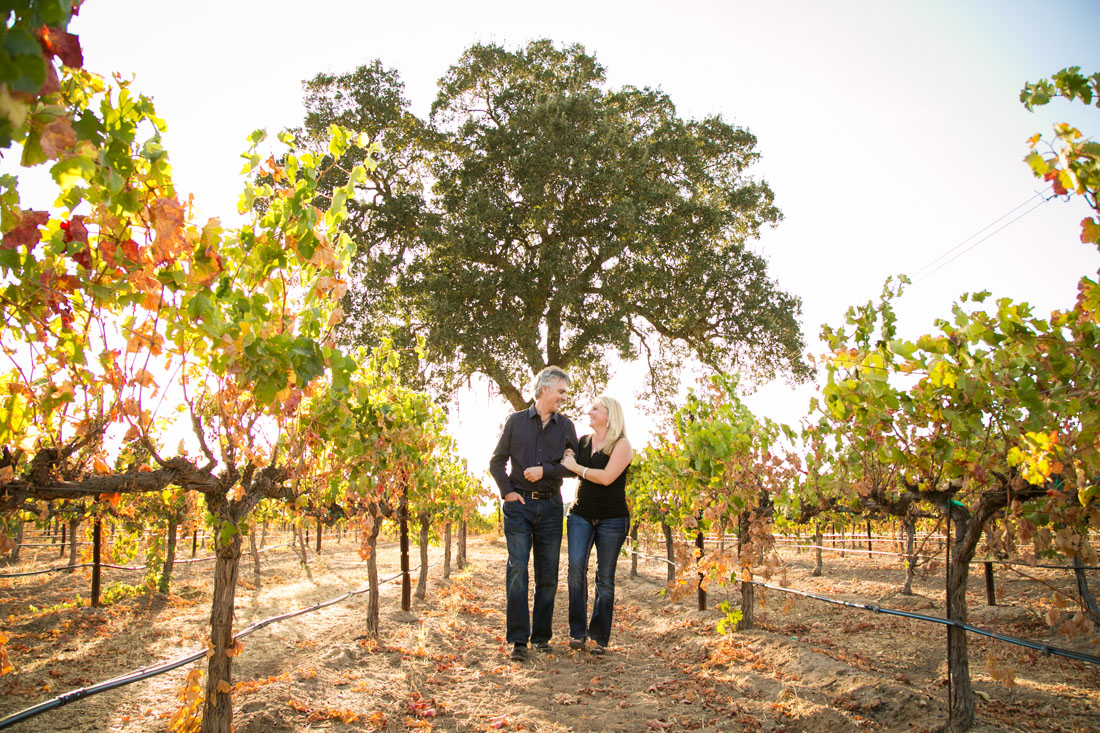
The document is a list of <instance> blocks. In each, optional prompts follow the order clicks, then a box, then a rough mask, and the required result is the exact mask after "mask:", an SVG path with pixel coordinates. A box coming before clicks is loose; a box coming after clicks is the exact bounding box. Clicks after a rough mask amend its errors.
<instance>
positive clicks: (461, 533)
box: [455, 519, 470, 570]
mask: <svg viewBox="0 0 1100 733" xmlns="http://www.w3.org/2000/svg"><path fill="white" fill-rule="evenodd" d="M455 561H456V562H457V563H458V569H459V570H462V569H464V568H465V567H466V566H467V565H469V564H470V561H469V560H467V559H466V520H465V519H463V520H462V521H460V522H459V523H458V557H456V558H455Z"/></svg>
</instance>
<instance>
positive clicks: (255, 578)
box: [248, 527, 263, 590]
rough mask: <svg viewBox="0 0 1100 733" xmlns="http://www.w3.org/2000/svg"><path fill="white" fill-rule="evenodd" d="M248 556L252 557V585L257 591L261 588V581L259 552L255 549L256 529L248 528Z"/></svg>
mask: <svg viewBox="0 0 1100 733" xmlns="http://www.w3.org/2000/svg"><path fill="white" fill-rule="evenodd" d="M248 554H249V555H251V556H252V585H254V586H256V589H257V590H259V589H260V588H262V587H263V581H262V580H261V578H260V551H259V549H258V548H257V547H256V528H255V527H251V528H249V532H248Z"/></svg>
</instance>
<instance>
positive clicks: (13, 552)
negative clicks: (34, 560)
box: [11, 521, 26, 563]
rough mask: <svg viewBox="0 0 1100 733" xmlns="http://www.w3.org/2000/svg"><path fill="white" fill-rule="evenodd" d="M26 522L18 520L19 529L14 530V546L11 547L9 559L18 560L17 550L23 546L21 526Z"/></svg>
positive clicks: (14, 561)
mask: <svg viewBox="0 0 1100 733" xmlns="http://www.w3.org/2000/svg"><path fill="white" fill-rule="evenodd" d="M25 524H26V522H22V521H21V522H19V529H17V530H16V531H15V547H13V548H11V561H12V562H13V563H17V562H19V551H20V549H22V547H23V526H24V525H25Z"/></svg>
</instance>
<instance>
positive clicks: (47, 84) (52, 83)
mask: <svg viewBox="0 0 1100 733" xmlns="http://www.w3.org/2000/svg"><path fill="white" fill-rule="evenodd" d="M59 91H61V80H60V79H58V78H57V69H55V68H54V67H53V64H51V63H50V62H49V60H48V59H47V60H46V81H44V82H42V86H41V87H39V89H38V96H40V97H44V96H46V95H47V94H54V93H56V92H59Z"/></svg>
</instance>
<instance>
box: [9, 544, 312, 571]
mask: <svg viewBox="0 0 1100 733" xmlns="http://www.w3.org/2000/svg"><path fill="white" fill-rule="evenodd" d="M280 547H290V543H289V542H288V543H287V544H285V545H272V546H271V547H265V548H263V549H262V550H256V552H257V554H258V553H261V552H267V551H268V550H277V549H278V548H280ZM241 556H242V557H244V555H243V554H242V555H241ZM216 559H218V556H217V555H211V556H210V557H192V558H188V559H186V560H173V561H172V566H173V567H175V566H176V565H186V564H188V563H193V562H210V561H211V560H216ZM94 566H95V563H91V562H85V563H79V564H77V565H63V566H61V567H59V568H46V569H45V570H30V571H28V572H25V573H4V574H2V575H0V580H4V579H6V578H26V577H30V576H31V575H42V574H44V573H63V572H67V571H70V570H76V569H77V568H90V567H94ZM99 567H101V568H111V569H112V570H145V569H146V568H148V567H149V566H148V565H111V564H109V563H105V562H101V563H100V564H99Z"/></svg>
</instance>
